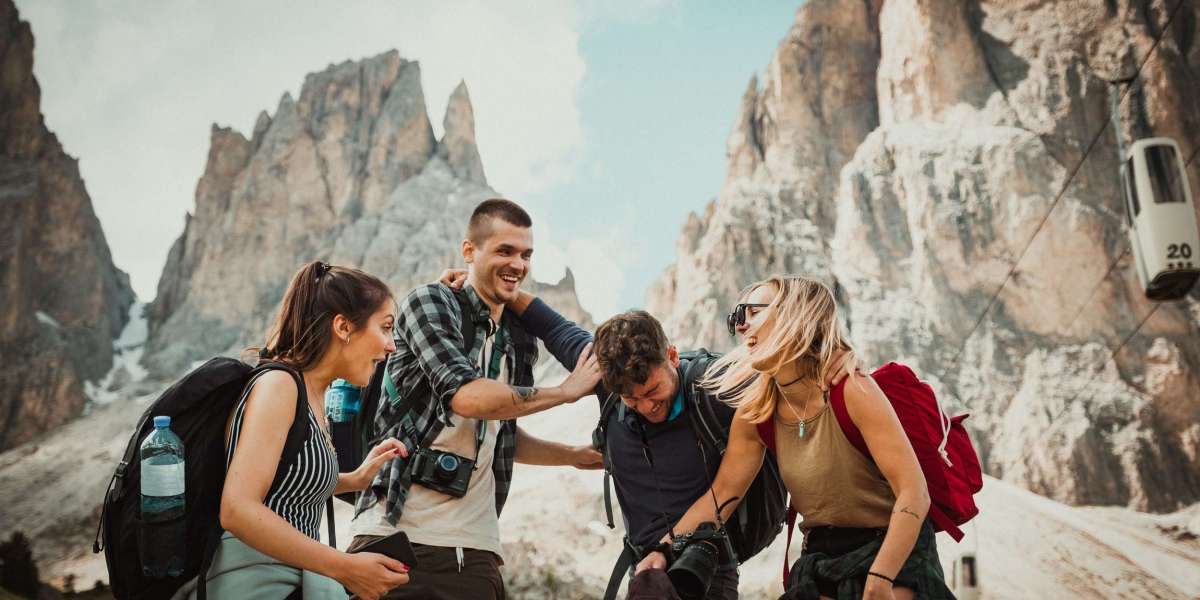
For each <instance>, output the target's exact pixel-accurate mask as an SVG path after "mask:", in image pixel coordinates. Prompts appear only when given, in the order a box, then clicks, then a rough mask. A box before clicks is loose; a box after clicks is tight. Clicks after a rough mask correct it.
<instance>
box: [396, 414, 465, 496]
mask: <svg viewBox="0 0 1200 600" xmlns="http://www.w3.org/2000/svg"><path fill="white" fill-rule="evenodd" d="M400 427H401V431H402V432H403V433H404V435H405V437H406V438H408V439H409V440H410V441H412V442H413V443H412V444H409V445H408V447H410V448H414V447H416V448H417V450H416V451H415V452H413V454H412V458H410V459H409V469H411V473H412V481H413V483H419V484H421V485H423V486H425V487H427V488H429V489H431V490H434V491H436V492H441V493H443V494H446V495H447V496H453V497H455V498H462V497H463V496H466V495H467V486H468V485H469V484H470V483H471V473H472V472H474V471H475V460H473V459H470V458H466V457H463V456H459V455H457V454H455V453H453V452H445V451H443V450H435V449H433V448H420V447H418V445H417V444H416V442H417V441H418V440H419V439H420V438H419V436H417V435H416V431H415V429H414V428H413V426H412V422H411V421H408V420H406V421H405V422H403V423H401V425H400ZM483 427H484V425H483V424H482V423H481V424H480V426H479V428H478V431H477V432H476V438H477V439H476V449H477V451H478V447H479V446H478V444H479V443H480V442H481V441H482V440H481V438H482V433H483V431H484V429H483Z"/></svg>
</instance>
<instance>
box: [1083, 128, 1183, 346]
mask: <svg viewBox="0 0 1200 600" xmlns="http://www.w3.org/2000/svg"><path fill="white" fill-rule="evenodd" d="M1197 154H1200V143H1197V144H1194V145H1193V146H1192V155H1191V156H1189V157H1188V160H1187V162H1186V163H1184V165H1183V170H1184V172H1187V169H1188V168H1190V167H1191V166H1192V161H1194V160H1196V156H1197ZM1130 250H1132V246H1130V245H1129V243H1125V245H1124V249H1123V250H1121V252H1120V253H1119V254H1117V256H1116V258H1114V259H1113V260H1112V262H1111V263H1109V265H1108V270H1107V271H1105V272H1104V275H1103V276H1101V277H1100V280H1099V281H1097V282H1096V284H1095V285H1093V286H1092V289H1091V291H1089V292H1088V294H1087V297H1086V298H1085V299H1084V301H1083V303H1082V304H1080V305H1079V308H1078V309H1076V310H1075V316H1074V317H1071V322H1070V323H1068V324H1067V326H1066V327H1065V328H1063V331H1064V332H1066V333H1068V334H1069V333H1070V332H1071V328H1072V327H1074V326H1075V322H1076V321H1078V320H1079V317H1081V316H1083V309H1085V308H1087V306H1088V304H1090V303H1091V301H1092V297H1093V296H1095V295H1096V292H1097V291H1099V290H1100V286H1102V285H1104V282H1105V281H1106V280H1107V279H1108V277H1109V275H1112V272H1113V269H1115V268H1116V267H1117V264H1118V263H1120V262H1121V259H1122V258H1125V255H1127V254H1129V251H1130Z"/></svg>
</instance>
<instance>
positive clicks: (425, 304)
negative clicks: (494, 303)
mask: <svg viewBox="0 0 1200 600" xmlns="http://www.w3.org/2000/svg"><path fill="white" fill-rule="evenodd" d="M461 319H462V316H461V315H460V314H459V307H458V301H457V300H455V298H454V295H453V292H451V291H450V289H449V288H447V287H445V286H443V285H441V284H432V285H425V286H420V287H417V288H416V289H414V290H413V291H412V292H410V293H409V294H408V297H406V298H405V300H404V303H403V305H402V306H401V308H400V319H399V320H400V321H401V325H402V326H401V327H398V328H397V329H398V333H399V334H400V336H401V337H403V338H404V341H405V342H406V343H407V344H408V347H409V348H410V349H411V350H412V352H413V354H414V355H415V357H416V360H417V363H418V365H419V367H420V369H421V373H422V374H424V375H425V377H426V378H427V379H428V381H429V387H430V389H431V390H432V398H430V400H431V401H432V402H433V403H434V404H435V405H436V410H437V413H438V415H439V416H440V417H441V418H442V419H443V420H444V421H446V422H447V423H448V422H449V419H450V414H451V410H450V400H451V399H452V398H453V397H454V394H455V393H457V392H458V390H459V388H461V387H462V386H464V385H466V384H467V383H470V382H472V381H474V380H476V379H478V378H479V374H478V372H477V371H476V369H475V367H474V366H473V365H472V364H471V360H470V358H469V357H468V356H467V354H466V353H464V352H463V344H464V340H463V337H462V320H461Z"/></svg>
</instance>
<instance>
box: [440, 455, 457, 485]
mask: <svg viewBox="0 0 1200 600" xmlns="http://www.w3.org/2000/svg"><path fill="white" fill-rule="evenodd" d="M457 472H458V457H457V456H454V455H453V454H443V455H441V456H439V457H438V459H437V469H436V471H435V473H434V476H435V477H437V479H438V480H439V481H449V480H451V479H454V474H455V473H457Z"/></svg>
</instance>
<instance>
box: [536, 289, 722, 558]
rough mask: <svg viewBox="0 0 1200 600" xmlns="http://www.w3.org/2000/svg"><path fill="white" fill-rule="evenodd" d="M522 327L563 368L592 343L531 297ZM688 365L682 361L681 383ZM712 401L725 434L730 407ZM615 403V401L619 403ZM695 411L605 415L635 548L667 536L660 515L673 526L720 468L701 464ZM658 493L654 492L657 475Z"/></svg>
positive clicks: (602, 393)
mask: <svg viewBox="0 0 1200 600" xmlns="http://www.w3.org/2000/svg"><path fill="white" fill-rule="evenodd" d="M521 326H522V327H523V328H524V329H525V331H527V332H529V333H530V334H532V335H535V336H537V337H538V338H539V339H541V340H542V342H543V343H544V344H545V345H546V350H547V351H549V352H550V354H551V355H553V356H554V358H555V359H557V360H558V362H559V363H561V364H562V365H563V366H564V367H566V369H567V370H573V369H574V368H575V362H576V361H577V360H578V358H579V355H580V354H582V353H583V349H584V347H585V346H587V345H588V344H589V343H590V342H591V341H592V334H591V333H590V332H589V331H587V330H586V329H583V328H582V327H579V326H578V325H576V324H575V323H572V322H571V321H568V320H567V319H566V318H564V317H563V316H562V315H560V314H558V313H557V312H555V311H554V309H552V308H550V307H549V306H548V305H546V303H545V302H542V300H541V299H535V300H534V301H533V302H532V303H531V304H530V305H529V306H528V307H527V308H526V309H525V312H524V313H523V314H522V315H521ZM686 366H687V362H686V361H684V362H681V363H680V369H679V373H680V380H682V379H683V377H682V373H683V369H684V368H685V367H686ZM596 396H597V397H598V398H599V399H600V405H601V407H603V405H604V399H605V398H607V397H608V391H607V390H605V389H604V386H603V385H599V386H596ZM705 400H706V401H708V402H711V403H712V406H713V411H714V413H715V414H716V415H717V418H718V420H719V421H721V424H722V425H723V426H724V428H725V430H726V431H728V429H729V424H730V423H731V422H733V413H734V411H733V408H731V407H729V406H727V405H725V404H724V403H722V402H719V401H716V400H712V399H711V397H708V396H705ZM618 402H619V401H618ZM691 410H693V407H691V406H688V403H687V402H684V409H683V413H681V414H680V415H679V416H678V417H676V418H675V419H673V420H671V421H668V422H665V423H657V424H655V423H648V422H647V421H646V420H645V419H643V418H642V417H641V416H640V415H638V414H637V412H636V411H634V410H632V409H625V408H624V405H623V404H618V406H617V408H616V410H613V411H612V414H611V415H610V416H609V419H608V423H607V425H606V428H605V431H606V432H607V435H608V439H607V440H606V444H607V447H608V452H609V457H610V458H611V460H612V463H613V469H612V474H613V479H614V480H615V483H616V494H617V502H618V503H619V504H620V506H621V512H622V514H623V516H624V520H625V530H626V532H627V534H628V536H629V541H630V542H631V543H633V544H635V545H638V546H644V545H647V544H656V543H658V540H659V539H660V538H662V536H663V535H664V534H665V533H666V532H667V524H666V523H664V522H663V515H664V514H665V515H666V518H667V519H669V520H670V521H671V522H672V523H674V522H676V521H678V520H679V519H680V517H682V516H683V515H684V513H685V512H687V509H688V508H691V506H692V503H693V502H695V501H696V498H698V497H699V496H700V495H701V494H704V493H706V492H707V491H708V488H709V486H710V485H711V484H712V480H713V478H714V477H715V476H716V473H717V469H718V468H719V467H720V465H721V458H720V457H719V456H716V455H715V452H714V454H713V455H712V456H708V463H707V465H706V464H705V459H704V456H703V455H701V453H700V447H699V441H698V439H697V437H696V433H695V429H693V427H692V421H691V419H692V415H691V414H689V412H690V411H691ZM643 431H644V432H645V439H646V442H647V445H648V447H649V454H650V456H651V457H652V458H653V459H654V469H653V470H651V468H650V465H649V463H648V462H647V461H646V457H645V455H643V452H642V448H643V444H642V432H643ZM656 476H657V478H658V486H659V487H660V488H661V490H662V492H661V494H660V493H659V492H658V490H657V489H656V488H655V477H656Z"/></svg>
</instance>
